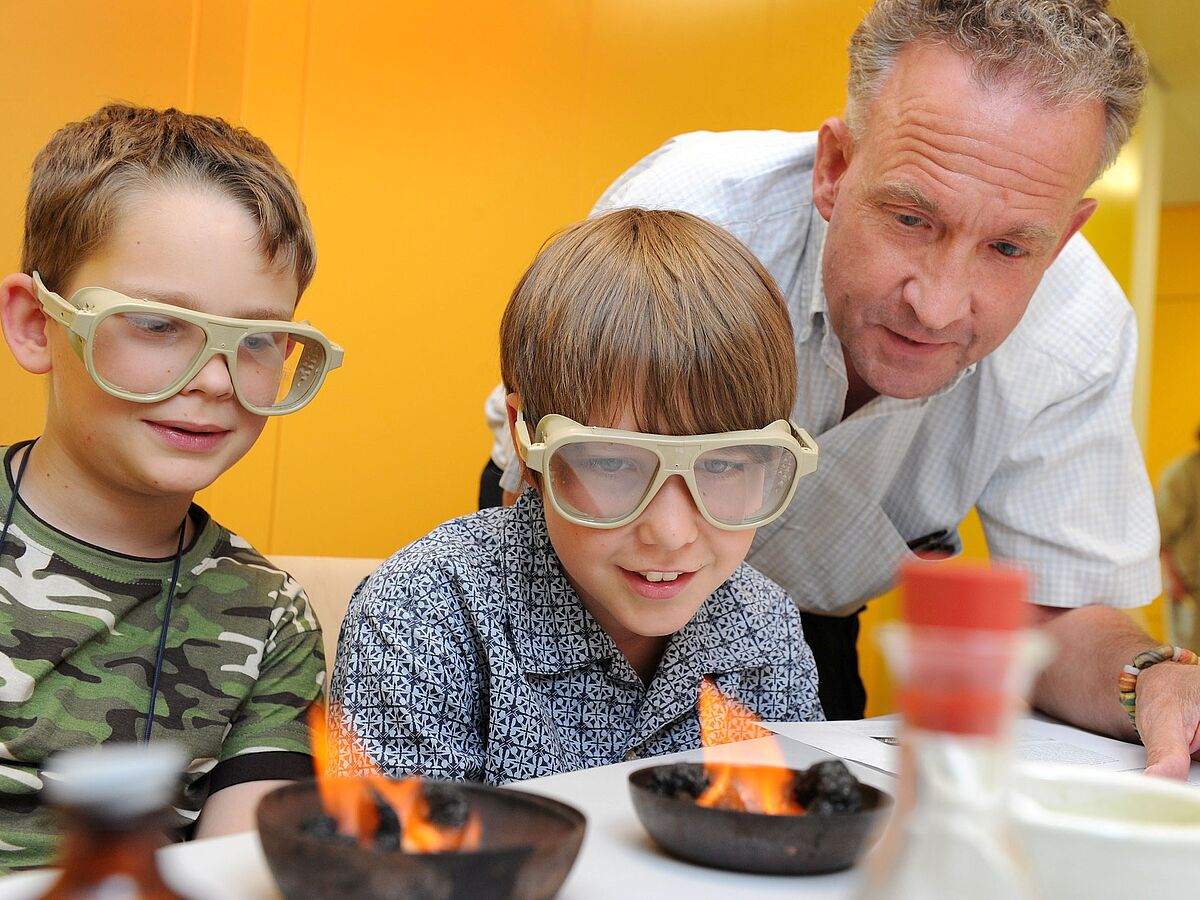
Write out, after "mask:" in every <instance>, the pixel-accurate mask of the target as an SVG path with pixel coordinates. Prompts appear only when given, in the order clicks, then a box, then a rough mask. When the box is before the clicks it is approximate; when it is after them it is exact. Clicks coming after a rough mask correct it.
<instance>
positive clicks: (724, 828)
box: [629, 763, 892, 875]
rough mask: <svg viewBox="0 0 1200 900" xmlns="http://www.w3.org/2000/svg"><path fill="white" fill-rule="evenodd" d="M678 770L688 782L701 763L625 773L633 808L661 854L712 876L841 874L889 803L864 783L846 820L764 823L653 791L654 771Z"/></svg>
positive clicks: (771, 819) (767, 819)
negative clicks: (688, 771)
mask: <svg viewBox="0 0 1200 900" xmlns="http://www.w3.org/2000/svg"><path fill="white" fill-rule="evenodd" d="M680 765H683V766H686V767H688V768H694V769H695V770H697V771H696V773H695V774H696V775H700V774H702V772H703V769H704V766H703V764H701V763H682V764H681V763H673V764H670V765H661V766H649V767H647V768H645V769H638V770H637V771H636V772H633V773H632V774H630V776H629V793H630V796H631V797H632V799H633V808H634V809H635V810H636V811H637V815H638V818H639V819H640V820H641V822H642V825H643V827H645V829H646V831H647V832H649V833H650V836H651V837H652V838H654V840H655V841H656V842H657V843H658V845H659V846H660V847H662V848H663V849H664V850H666V851H667V852H668V853H670V854H672V855H673V856H678V857H679V858H680V859H686V860H688V861H689V862H694V863H699V864H700V865H702V866H711V867H713V868H717V869H732V870H734V871H738V872H761V873H767V874H773V875H812V874H817V873H820V872H836V871H838V870H839V869H847V868H849V867H850V866H852V865H854V861H855V860H856V859H857V858H858V855H859V853H860V852H861V851H862V850H863V849H864V847H865V845H866V842H867V840H868V838H870V837H871V836H872V834H873V833H874V832H875V830H876V827H877V826H878V825H880V824H881V823H882V821H883V819H884V818H885V817H886V816H887V812H888V808H889V807H890V806H891V802H892V798H891V797H890V796H889V795H888V794H885V793H884V792H883V791H880V790H877V789H876V788H873V787H871V786H870V785H866V784H864V785H862V786H861V787H862V798H863V802H862V808H861V809H860V810H859V811H858V812H853V813H834V814H831V815H803V816H768V815H765V814H763V813H748V812H738V811H736V810H728V809H713V808H711V807H707V806H697V805H696V803H695V802H694V799H693V798H692V797H690V796H681V797H670V796H667V795H666V794H663V793H661V792H660V791H659V790H658V789H657V788H656V784H657V775H658V774H659V773H660V772H664V771H665V770H668V769H676V770H678V767H679V766H680ZM733 768H734V769H735V770H744V769H754V768H759V767H756V766H734V767H733ZM792 771H793V772H794V771H795V770H792ZM796 774H799V773H796Z"/></svg>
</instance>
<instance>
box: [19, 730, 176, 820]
mask: <svg viewBox="0 0 1200 900" xmlns="http://www.w3.org/2000/svg"><path fill="white" fill-rule="evenodd" d="M186 765H187V757H186V755H185V754H184V752H183V749H182V748H181V747H179V746H177V745H175V744H171V743H155V744H150V745H148V746H147V745H143V744H121V743H116V744H101V745H100V746H98V747H78V748H75V749H72V750H63V751H62V752H60V753H56V754H54V756H53V757H51V758H50V760H49V762H48V764H47V766H46V768H45V770H44V771H43V773H42V774H43V776H44V781H45V787H44V794H45V797H46V799H47V800H48V801H49V802H51V803H53V804H55V805H57V806H72V807H76V808H79V809H85V810H88V811H89V812H91V813H93V814H95V815H98V816H102V817H103V818H106V819H126V818H134V817H136V816H141V815H145V814H146V813H149V812H153V811H154V810H156V809H162V808H163V807H165V806H166V805H167V804H168V803H170V802H171V799H172V797H174V795H175V791H176V790H177V789H178V787H179V776H180V774H181V773H182V772H183V769H184V766H186Z"/></svg>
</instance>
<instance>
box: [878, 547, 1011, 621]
mask: <svg viewBox="0 0 1200 900" xmlns="http://www.w3.org/2000/svg"><path fill="white" fill-rule="evenodd" d="M1028 587H1029V576H1028V575H1027V574H1026V573H1025V572H1024V571H1023V570H1021V569H1017V568H1013V567H1008V566H996V565H993V566H989V565H987V564H985V563H977V562H967V561H963V560H953V561H943V562H930V561H922V560H909V561H908V562H905V563H904V564H903V565H901V567H900V606H901V618H902V619H903V620H904V621H905V622H907V623H908V624H909V625H917V626H932V627H936V628H971V629H986V630H994V631H1015V630H1017V629H1020V628H1025V627H1026V626H1027V625H1029V624H1030V609H1029V604H1028V603H1026V602H1025V597H1026V595H1027V593H1028Z"/></svg>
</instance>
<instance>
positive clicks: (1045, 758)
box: [763, 716, 1200, 784]
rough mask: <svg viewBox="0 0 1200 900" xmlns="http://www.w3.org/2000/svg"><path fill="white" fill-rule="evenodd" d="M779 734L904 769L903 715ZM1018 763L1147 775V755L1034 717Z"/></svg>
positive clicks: (1025, 724)
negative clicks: (901, 745) (1143, 771)
mask: <svg viewBox="0 0 1200 900" xmlns="http://www.w3.org/2000/svg"><path fill="white" fill-rule="evenodd" d="M763 724H764V725H765V726H766V727H767V728H769V729H771V730H772V731H774V732H775V733H776V734H778V735H781V736H783V737H786V738H789V739H791V740H795V741H799V742H800V743H802V744H808V745H809V746H810V747H816V748H817V749H818V750H824V751H825V752H826V753H831V754H833V755H834V756H840V757H842V758H843V759H852V760H854V761H855V762H860V763H863V764H864V765H868V766H873V767H874V768H876V769H880V770H882V771H884V772H888V773H890V774H892V775H895V774H896V772H897V770H898V769H899V767H900V753H899V751H898V750H897V749H896V744H897V743H898V741H899V736H900V728H901V722H900V719H899V717H897V716H884V717H881V718H878V719H862V720H860V721H851V722H764V723H763ZM1015 749H1016V755H1017V759H1019V760H1027V761H1040V762H1056V763H1066V764H1069V765H1077V766H1090V767H1093V768H1099V769H1113V770H1117V771H1125V770H1129V769H1137V770H1141V769H1143V768H1145V766H1146V751H1145V749H1144V748H1142V747H1141V746H1140V745H1138V744H1127V743H1125V742H1124V741H1117V740H1113V739H1112V738H1107V737H1102V736H1100V735H1098V734H1092V733H1091V732H1087V731H1083V730H1081V729H1079V728H1074V727H1072V726H1070V725H1063V724H1060V723H1058V722H1049V721H1046V720H1044V719H1041V718H1038V717H1035V716H1029V717H1025V718H1022V719H1021V720H1019V721H1018V723H1017V730H1016V738H1015ZM1188 782H1189V783H1190V784H1200V763H1192V769H1191V772H1190V773H1189V775H1188Z"/></svg>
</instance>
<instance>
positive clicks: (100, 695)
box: [0, 105, 341, 869]
mask: <svg viewBox="0 0 1200 900" xmlns="http://www.w3.org/2000/svg"><path fill="white" fill-rule="evenodd" d="M315 264H316V258H315V250H314V246H313V239H312V230H311V226H310V224H309V221H308V217H307V213H306V212H305V209H304V204H303V202H302V201H301V199H300V197H299V194H298V193H297V190H296V186H295V184H294V183H293V181H292V179H291V177H290V176H289V175H288V173H287V171H286V170H285V169H284V168H283V166H282V165H281V164H280V163H279V161H278V160H277V159H276V158H275V156H274V155H273V154H272V153H271V151H270V149H269V148H268V147H267V146H266V144H264V143H263V142H262V141H260V140H258V139H257V138H255V137H253V136H252V135H250V134H248V133H247V132H245V131H243V130H239V129H234V128H232V127H230V126H229V125H228V124H226V123H225V122H223V121H220V120H217V119H210V118H206V117H202V116H193V115H186V114H184V113H180V112H178V111H176V110H167V111H165V112H158V111H155V110H151V109H144V108H138V107H131V106H123V105H112V106H107V107H105V108H103V109H101V110H99V111H98V112H96V113H95V114H94V115H92V116H90V117H89V118H87V119H85V120H84V121H82V122H77V123H73V124H70V125H67V126H65V127H64V128H62V129H60V130H59V131H58V132H57V133H56V134H55V135H54V136H53V137H52V138H51V140H50V142H49V143H48V144H47V145H46V147H45V148H43V150H42V151H41V152H40V153H39V154H38V156H37V158H36V159H35V161H34V165H33V175H32V180H31V183H30V190H29V197H28V203H27V208H26V221H25V242H24V253H23V259H22V271H21V272H20V273H18V274H14V275H10V276H8V277H7V278H5V279H4V280H3V281H2V282H0V324H2V325H3V329H4V336H5V339H6V341H7V343H8V346H9V349H10V350H11V351H12V353H13V356H14V357H15V358H16V360H17V362H18V363H19V364H20V365H21V366H22V367H23V368H25V369H26V370H28V371H29V372H32V373H35V374H43V375H46V376H47V381H48V396H47V405H46V420H45V428H44V431H43V432H42V434H41V436H40V437H39V438H37V439H36V440H35V441H31V442H24V443H20V444H16V445H14V446H12V447H9V448H5V449H2V450H0V453H2V455H3V460H4V477H3V478H0V515H3V530H2V531H0V757H2V758H0V868H3V869H15V868H25V867H29V866H38V865H45V864H46V863H48V862H50V861H51V860H52V858H53V852H54V845H55V835H54V820H53V817H52V816H51V814H50V811H49V810H48V809H46V808H44V807H43V806H42V805H41V803H40V799H39V798H40V793H41V787H42V769H43V765H44V763H45V760H46V758H47V757H48V756H49V755H50V754H52V753H54V752H55V751H58V750H62V749H64V748H67V747H78V746H86V745H90V744H100V743H105V742H109V741H150V740H154V741H159V740H170V741H175V742H177V743H179V744H182V745H183V746H184V747H185V748H186V750H187V752H188V754H189V757H190V760H191V762H190V765H189V766H188V769H187V772H186V773H185V775H184V791H183V795H182V802H181V803H180V806H179V808H178V809H177V811H176V812H177V817H176V822H175V824H176V825H177V827H178V828H179V829H180V830H181V831H183V830H184V829H188V828H190V826H192V825H193V824H194V823H197V819H198V823H197V824H196V834H198V835H201V836H211V835H214V834H221V833H227V832H231V831H235V830H242V829H245V828H250V827H252V826H253V818H252V817H253V812H254V808H255V805H256V803H257V800H258V798H259V797H260V796H261V795H262V794H263V793H265V792H266V791H267V790H269V789H270V788H271V787H273V786H274V785H275V784H277V783H278V782H279V781H280V780H289V779H296V778H300V777H304V776H305V775H307V774H309V773H311V771H312V764H311V759H310V755H309V753H310V750H309V743H308V732H307V727H306V720H305V717H306V712H307V710H308V708H309V706H310V705H311V704H312V703H313V702H314V701H315V700H317V699H318V698H319V697H320V696H321V693H322V682H323V679H324V660H323V654H322V652H321V634H320V628H319V626H318V624H317V622H316V619H315V618H314V616H313V613H312V610H311V609H310V608H309V606H308V603H307V598H306V597H305V595H304V592H303V591H302V590H301V589H300V587H299V586H298V585H297V584H296V583H295V582H294V581H292V580H291V578H289V577H288V575H287V574H286V573H285V572H282V571H280V570H278V569H276V568H275V567H274V566H272V565H271V564H270V563H269V562H268V561H267V560H266V559H264V558H263V557H262V556H261V555H260V554H258V553H257V552H255V550H254V549H253V548H252V547H250V545H249V544H247V543H246V542H245V541H244V540H242V539H241V538H239V537H238V536H237V535H235V534H232V533H230V532H229V531H228V530H227V529H225V528H224V527H222V526H221V525H219V524H217V523H216V522H215V521H213V520H212V519H211V518H210V517H209V516H208V514H207V513H205V512H204V510H202V509H201V508H200V507H198V506H196V505H195V504H193V503H192V497H193V495H194V493H195V492H196V491H197V490H199V489H201V488H203V487H206V486H207V485H209V484H211V483H212V482H213V481H214V480H215V479H216V478H217V477H218V476H219V475H221V473H223V472H224V471H225V470H226V469H228V468H229V467H230V466H231V465H233V463H234V462H236V461H237V460H238V459H239V458H240V457H241V456H242V455H243V454H244V453H245V452H246V451H247V450H249V449H250V447H251V446H252V445H253V443H254V441H255V440H256V439H257V437H258V435H259V434H260V433H261V432H262V429H263V426H264V424H265V423H266V418H265V417H266V416H268V415H279V414H282V413H288V412H292V411H294V410H296V409H299V408H300V407H301V406H303V405H304V404H305V403H307V402H308V400H310V399H311V398H312V396H313V395H314V393H315V392H316V390H317V389H318V388H319V387H320V385H321V383H322V381H323V380H324V377H325V375H326V374H327V373H328V371H329V370H330V369H332V368H334V367H335V366H337V365H338V364H339V362H340V359H341V350H340V349H339V348H338V347H336V346H335V345H333V344H331V343H330V342H329V341H328V340H327V339H325V338H324V337H323V336H322V335H321V334H320V333H319V332H317V331H316V330H315V329H313V328H312V327H311V326H308V325H307V324H306V323H294V322H292V321H291V319H292V315H293V312H294V310H295V307H296V303H297V300H298V298H299V297H300V295H301V293H302V292H303V291H304V289H305V287H307V286H308V283H309V281H310V280H311V278H312V275H313V271H314V268H315Z"/></svg>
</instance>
